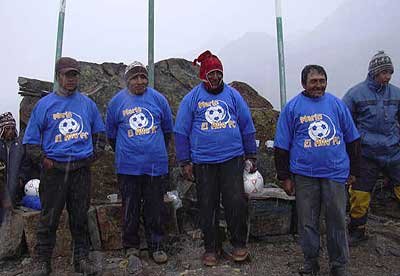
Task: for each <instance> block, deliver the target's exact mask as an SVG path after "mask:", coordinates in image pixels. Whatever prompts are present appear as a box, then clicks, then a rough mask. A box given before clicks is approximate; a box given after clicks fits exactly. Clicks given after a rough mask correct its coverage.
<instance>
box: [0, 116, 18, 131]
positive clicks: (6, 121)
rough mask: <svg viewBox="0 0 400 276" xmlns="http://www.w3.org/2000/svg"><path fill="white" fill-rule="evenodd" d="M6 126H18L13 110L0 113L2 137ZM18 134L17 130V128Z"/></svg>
mask: <svg viewBox="0 0 400 276" xmlns="http://www.w3.org/2000/svg"><path fill="white" fill-rule="evenodd" d="M6 127H14V128H15V127H16V123H15V119H14V117H13V115H12V114H11V112H5V113H3V114H1V115H0V137H3V134H4V131H5V129H6ZM15 134H17V130H15Z"/></svg>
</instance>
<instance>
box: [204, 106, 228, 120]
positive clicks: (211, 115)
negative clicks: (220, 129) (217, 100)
mask: <svg viewBox="0 0 400 276" xmlns="http://www.w3.org/2000/svg"><path fill="white" fill-rule="evenodd" d="M205 116H206V120H207V122H209V123H210V124H212V123H219V122H221V121H223V120H224V119H225V116H226V112H225V109H223V107H222V106H220V105H216V106H210V107H209V108H208V109H207V110H206V113H205Z"/></svg>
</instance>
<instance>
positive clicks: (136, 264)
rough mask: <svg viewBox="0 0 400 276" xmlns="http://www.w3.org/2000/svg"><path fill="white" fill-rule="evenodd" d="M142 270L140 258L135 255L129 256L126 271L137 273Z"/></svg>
mask: <svg viewBox="0 0 400 276" xmlns="http://www.w3.org/2000/svg"><path fill="white" fill-rule="evenodd" d="M142 270H143V265H142V262H141V260H140V259H139V258H138V257H136V256H133V255H131V256H129V259H128V266H127V268H126V271H127V272H128V273H130V274H134V273H139V272H141V271H142Z"/></svg>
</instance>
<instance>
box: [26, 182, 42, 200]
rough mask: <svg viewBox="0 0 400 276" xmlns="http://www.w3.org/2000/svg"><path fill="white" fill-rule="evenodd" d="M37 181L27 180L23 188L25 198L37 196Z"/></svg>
mask: <svg viewBox="0 0 400 276" xmlns="http://www.w3.org/2000/svg"><path fill="white" fill-rule="evenodd" d="M39 184H40V180H39V179H31V180H29V181H28V182H27V183H26V184H25V187H24V192H25V195H27V196H38V195H39Z"/></svg>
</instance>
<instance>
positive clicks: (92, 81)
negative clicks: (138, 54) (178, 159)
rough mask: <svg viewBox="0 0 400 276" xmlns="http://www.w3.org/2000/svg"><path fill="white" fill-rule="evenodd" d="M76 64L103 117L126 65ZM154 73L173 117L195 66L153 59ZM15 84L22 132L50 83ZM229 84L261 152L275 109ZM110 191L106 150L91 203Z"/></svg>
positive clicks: (194, 77) (193, 81) (113, 189)
mask: <svg viewBox="0 0 400 276" xmlns="http://www.w3.org/2000/svg"><path fill="white" fill-rule="evenodd" d="M80 65H81V80H80V90H81V91H82V92H83V93H85V94H87V95H88V96H89V97H90V98H92V99H93V100H94V101H95V102H96V104H97V106H98V108H99V110H100V112H101V113H102V115H103V118H104V115H105V111H106V108H107V104H108V102H109V101H110V99H111V98H112V97H113V96H114V95H115V94H116V93H117V92H118V91H119V90H121V89H123V88H124V87H125V85H126V84H125V81H124V78H123V75H124V71H125V68H126V65H124V64H122V63H107V62H106V63H102V64H96V63H90V62H80ZM154 72H155V89H157V90H158V91H160V92H161V93H162V94H163V95H165V97H166V98H167V100H168V102H169V104H170V106H171V109H172V113H173V115H174V116H175V115H176V112H177V110H178V107H179V104H180V102H181V100H182V98H183V97H184V96H185V95H186V94H187V93H188V92H189V91H190V90H191V89H192V88H193V87H195V86H196V85H198V84H199V83H200V79H199V78H198V72H199V66H193V65H192V63H191V62H190V61H187V60H184V59H179V58H171V59H167V60H162V61H159V62H157V63H156V64H155V69H154ZM18 83H19V85H20V94H21V95H22V96H23V99H22V102H21V107H20V127H21V133H23V132H24V129H25V128H26V126H27V123H28V120H29V116H30V113H31V111H32V109H33V107H34V105H35V104H36V102H37V101H38V100H39V99H40V97H42V96H45V95H46V94H47V93H48V91H51V90H52V83H50V82H44V81H39V80H34V79H28V78H23V77H20V78H19V79H18ZM230 85H232V86H233V87H234V88H236V89H237V90H238V91H239V92H240V93H241V95H242V96H243V97H244V99H245V100H246V102H247V103H248V105H249V107H250V110H251V113H252V117H253V121H254V124H255V127H256V130H257V133H256V138H257V139H258V140H260V145H261V146H260V150H261V151H263V150H264V144H265V141H267V140H273V138H274V135H275V126H276V122H277V118H278V115H279V112H278V111H275V110H273V109H272V105H271V103H270V102H269V101H268V100H266V99H265V98H263V97H262V96H260V95H259V94H258V93H257V91H256V90H254V89H253V88H252V87H250V86H249V85H247V84H246V83H243V82H236V81H235V82H232V83H230ZM169 148H170V151H169V153H168V156H169V164H170V167H174V166H176V163H175V150H174V149H175V147H174V141H171V144H170V147H169ZM263 164H264V162H260V163H259V167H260V168H262V166H263ZM268 164H270V163H268ZM270 167H271V166H270V165H268V168H267V169H266V170H268V171H271V170H270ZM273 174H274V173H270V175H273ZM264 177H265V176H264ZM268 178H270V177H269V176H268ZM173 181H174V180H173V179H170V180H169V184H168V187H169V188H171V187H176V186H177V184H176V183H173ZM111 193H118V188H117V185H116V177H115V174H114V154H113V153H112V152H107V153H106V154H105V156H103V157H102V158H101V159H100V160H98V161H97V162H96V164H94V166H93V177H92V200H93V201H92V202H93V203H95V204H97V203H102V202H104V200H105V199H106V196H107V195H108V194H111Z"/></svg>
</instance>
